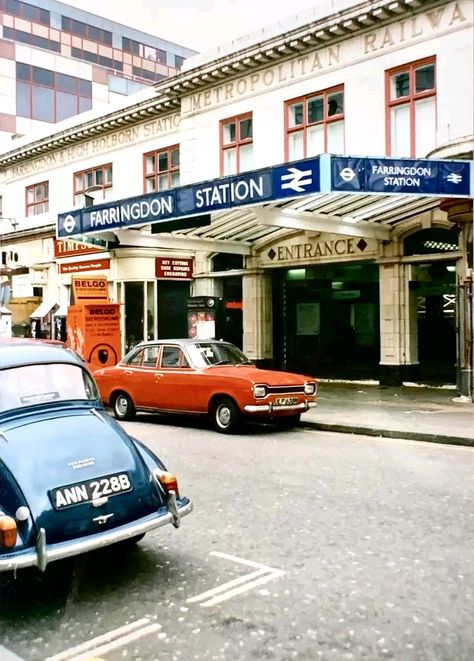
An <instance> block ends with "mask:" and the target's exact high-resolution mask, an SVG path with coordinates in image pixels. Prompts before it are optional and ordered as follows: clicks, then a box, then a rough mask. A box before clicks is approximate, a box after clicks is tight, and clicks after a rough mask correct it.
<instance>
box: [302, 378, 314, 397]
mask: <svg viewBox="0 0 474 661" xmlns="http://www.w3.org/2000/svg"><path fill="white" fill-rule="evenodd" d="M304 394H305V395H315V394H316V383H315V382H314V381H308V382H307V383H305V384H304Z"/></svg>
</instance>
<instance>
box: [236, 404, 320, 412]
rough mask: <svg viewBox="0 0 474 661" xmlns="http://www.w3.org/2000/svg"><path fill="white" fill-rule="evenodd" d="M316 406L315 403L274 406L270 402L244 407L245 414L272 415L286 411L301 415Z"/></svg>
mask: <svg viewBox="0 0 474 661" xmlns="http://www.w3.org/2000/svg"><path fill="white" fill-rule="evenodd" d="M315 406H316V402H300V403H299V404H292V405H291V406H275V405H273V404H272V403H271V402H267V403H266V404H247V406H244V411H245V413H270V414H272V413H274V412H276V411H288V413H295V412H296V413H298V412H300V413H302V412H304V411H307V410H308V409H312V408H314V407H315Z"/></svg>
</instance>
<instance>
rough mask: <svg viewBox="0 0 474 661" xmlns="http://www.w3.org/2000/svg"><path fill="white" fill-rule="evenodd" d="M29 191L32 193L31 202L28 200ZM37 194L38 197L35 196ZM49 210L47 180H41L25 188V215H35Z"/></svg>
mask: <svg viewBox="0 0 474 661" xmlns="http://www.w3.org/2000/svg"><path fill="white" fill-rule="evenodd" d="M29 193H32V194H33V202H29V201H28V197H29ZM37 196H38V197H37ZM47 211H49V181H41V182H40V183H38V184H32V185H31V186H27V187H26V188H25V215H26V217H29V216H37V215H38V214H40V213H46V212H47Z"/></svg>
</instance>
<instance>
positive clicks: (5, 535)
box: [0, 514, 16, 549]
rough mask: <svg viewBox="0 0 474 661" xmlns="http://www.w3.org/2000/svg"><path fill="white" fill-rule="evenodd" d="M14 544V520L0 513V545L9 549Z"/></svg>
mask: <svg viewBox="0 0 474 661" xmlns="http://www.w3.org/2000/svg"><path fill="white" fill-rule="evenodd" d="M15 544H16V521H15V519H12V517H11V516H7V515H6V514H2V515H0V547H3V548H7V549H11V548H13V547H14V546H15Z"/></svg>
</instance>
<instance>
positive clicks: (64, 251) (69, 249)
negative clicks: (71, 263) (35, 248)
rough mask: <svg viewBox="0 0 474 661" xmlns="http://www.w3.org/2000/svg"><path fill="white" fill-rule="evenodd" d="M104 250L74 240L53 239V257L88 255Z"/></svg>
mask: <svg viewBox="0 0 474 661" xmlns="http://www.w3.org/2000/svg"><path fill="white" fill-rule="evenodd" d="M103 251H104V249H103V248H101V247H99V246H93V245H91V244H90V243H81V242H80V241H74V239H54V256H55V257H71V256H73V255H89V254H90V253H94V252H103Z"/></svg>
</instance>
